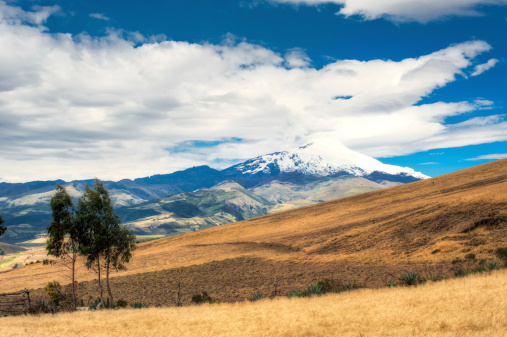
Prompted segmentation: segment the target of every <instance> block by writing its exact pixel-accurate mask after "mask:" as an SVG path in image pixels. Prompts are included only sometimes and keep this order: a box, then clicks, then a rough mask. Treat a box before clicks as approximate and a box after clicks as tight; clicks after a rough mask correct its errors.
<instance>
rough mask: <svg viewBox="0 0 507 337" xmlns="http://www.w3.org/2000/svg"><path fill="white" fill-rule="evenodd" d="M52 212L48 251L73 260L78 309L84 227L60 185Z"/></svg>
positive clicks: (48, 231) (72, 277)
mask: <svg viewBox="0 0 507 337" xmlns="http://www.w3.org/2000/svg"><path fill="white" fill-rule="evenodd" d="M50 205H51V210H52V216H53V218H52V220H51V225H50V226H49V227H48V228H47V234H48V241H47V245H46V250H47V251H48V254H49V255H53V256H55V257H57V258H61V259H65V258H70V260H71V267H70V269H71V273H72V276H71V279H72V282H71V283H72V298H73V305H74V308H75V307H76V296H75V289H74V276H75V270H76V260H77V257H78V254H79V253H80V252H81V251H82V250H83V239H84V234H85V233H84V226H83V224H82V223H80V222H79V221H76V216H75V212H74V205H73V203H72V199H71V198H70V196H69V194H68V193H67V191H66V190H65V188H64V187H62V186H61V185H60V184H57V185H56V192H55V194H54V195H53V196H52V197H51V201H50Z"/></svg>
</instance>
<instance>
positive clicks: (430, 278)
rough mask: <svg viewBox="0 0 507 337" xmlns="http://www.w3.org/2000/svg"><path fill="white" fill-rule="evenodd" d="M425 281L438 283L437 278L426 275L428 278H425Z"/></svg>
mask: <svg viewBox="0 0 507 337" xmlns="http://www.w3.org/2000/svg"><path fill="white" fill-rule="evenodd" d="M426 281H430V282H436V281H438V277H436V276H433V275H428V276H426Z"/></svg>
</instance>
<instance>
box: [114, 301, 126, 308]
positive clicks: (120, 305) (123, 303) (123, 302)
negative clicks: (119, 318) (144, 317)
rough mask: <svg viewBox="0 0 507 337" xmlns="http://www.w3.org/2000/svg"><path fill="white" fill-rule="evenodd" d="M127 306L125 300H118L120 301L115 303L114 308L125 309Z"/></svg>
mask: <svg viewBox="0 0 507 337" xmlns="http://www.w3.org/2000/svg"><path fill="white" fill-rule="evenodd" d="M127 305H128V303H127V301H125V300H121V299H120V300H118V301H116V306H117V307H118V308H126V307H127Z"/></svg>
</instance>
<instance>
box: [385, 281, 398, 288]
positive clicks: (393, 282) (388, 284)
mask: <svg viewBox="0 0 507 337" xmlns="http://www.w3.org/2000/svg"><path fill="white" fill-rule="evenodd" d="M397 286H398V284H397V283H396V281H391V282H388V283H387V284H386V287H388V288H396V287H397Z"/></svg>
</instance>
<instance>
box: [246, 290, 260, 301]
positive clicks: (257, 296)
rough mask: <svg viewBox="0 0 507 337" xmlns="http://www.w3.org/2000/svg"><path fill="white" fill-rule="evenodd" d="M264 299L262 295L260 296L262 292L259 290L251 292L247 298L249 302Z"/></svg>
mask: <svg viewBox="0 0 507 337" xmlns="http://www.w3.org/2000/svg"><path fill="white" fill-rule="evenodd" d="M262 299H264V296H262V293H261V292H260V291H257V292H255V293H253V294H252V295H250V297H249V298H248V300H249V301H250V302H255V301H259V300H262Z"/></svg>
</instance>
